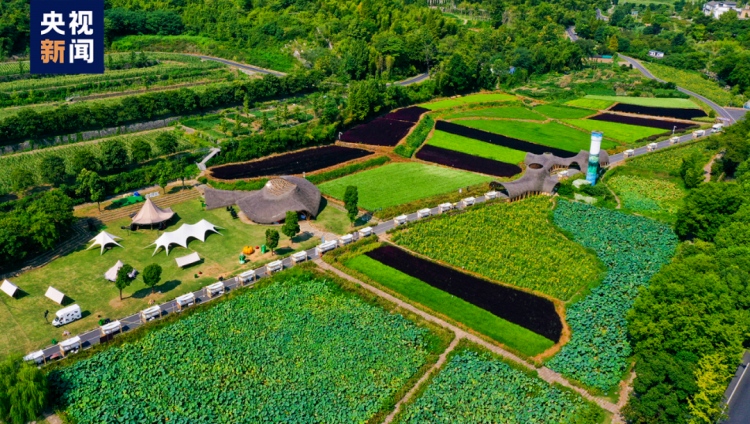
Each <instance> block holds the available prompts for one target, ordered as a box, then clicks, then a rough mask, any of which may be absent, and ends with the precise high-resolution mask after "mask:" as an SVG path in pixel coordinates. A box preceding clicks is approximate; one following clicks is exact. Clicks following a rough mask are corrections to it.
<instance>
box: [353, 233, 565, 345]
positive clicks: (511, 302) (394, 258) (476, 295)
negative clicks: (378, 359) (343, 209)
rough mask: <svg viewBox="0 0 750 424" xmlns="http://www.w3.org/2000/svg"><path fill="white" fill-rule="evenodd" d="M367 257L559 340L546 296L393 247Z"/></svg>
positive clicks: (557, 318) (555, 317)
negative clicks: (496, 281)
mask: <svg viewBox="0 0 750 424" xmlns="http://www.w3.org/2000/svg"><path fill="white" fill-rule="evenodd" d="M367 256H369V257H371V258H372V259H375V260H376V261H378V262H381V263H383V264H385V265H387V266H389V267H391V268H394V269H397V270H399V271H401V272H403V273H404V274H407V275H410V276H412V277H414V278H416V279H418V280H421V281H424V282H425V283H427V284H429V285H431V286H433V287H435V288H437V289H440V290H443V291H444V292H447V293H450V294H452V295H454V296H456V297H459V298H461V299H463V300H465V301H467V302H469V303H472V304H474V305H476V306H478V307H480V308H482V309H484V310H486V311H489V312H491V313H492V314H494V315H496V316H498V317H500V318H502V319H504V320H506V321H510V322H512V323H514V324H517V325H520V326H521V327H524V328H526V329H529V330H531V331H533V332H535V333H537V334H539V335H542V336H544V337H546V338H548V339H550V340H552V341H554V342H555V343H557V341H558V340H560V335H561V334H562V322H561V321H560V316H559V315H558V314H557V312H556V311H555V305H554V304H553V303H552V301H550V300H548V299H545V298H542V297H539V296H534V295H533V294H530V293H526V292H524V291H521V290H516V289H513V288H510V287H505V286H501V285H499V284H493V283H491V282H489V281H485V280H482V279H480V278H477V277H474V276H471V275H468V274H464V273H462V272H458V271H456V270H455V269H452V268H448V267H445V266H442V265H439V264H437V263H435V262H431V261H428V260H426V259H422V258H419V257H416V256H413V255H411V254H409V253H407V252H406V251H403V250H401V249H399V248H397V247H395V246H390V245H386V246H382V247H379V248H377V249H375V250H373V251H371V252H368V253H367Z"/></svg>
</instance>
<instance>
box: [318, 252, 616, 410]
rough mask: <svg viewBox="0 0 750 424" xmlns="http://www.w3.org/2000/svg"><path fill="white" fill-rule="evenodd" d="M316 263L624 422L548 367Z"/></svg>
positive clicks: (604, 403)
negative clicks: (537, 366)
mask: <svg viewBox="0 0 750 424" xmlns="http://www.w3.org/2000/svg"><path fill="white" fill-rule="evenodd" d="M314 262H315V263H316V264H317V265H318V266H319V267H320V268H322V269H324V270H326V271H330V272H332V273H334V274H336V275H337V276H339V277H341V278H344V279H346V280H348V281H351V282H352V283H355V284H358V285H360V286H361V287H363V288H364V289H366V290H367V291H369V292H371V293H373V294H375V295H377V296H379V297H381V298H383V299H385V300H387V301H389V302H391V303H393V304H395V305H397V306H398V307H400V308H402V309H405V310H407V311H409V312H411V313H413V314H416V315H419V316H420V317H422V318H424V319H426V320H427V321H431V322H433V323H435V324H437V325H439V326H441V327H443V328H446V329H448V330H450V331H452V332H453V333H454V334H455V335H456V339H455V340H454V341H456V340H460V339H466V340H468V341H470V342H472V343H475V344H477V345H480V346H482V347H484V348H485V349H487V350H489V351H491V352H493V353H495V354H497V355H500V356H502V357H503V358H505V359H508V360H511V361H513V362H515V363H517V364H519V365H523V366H524V367H526V368H528V369H530V370H534V371H537V373H538V374H539V377H540V378H541V379H543V380H545V381H547V382H548V383H550V384H552V383H557V384H560V385H562V386H565V387H567V388H569V389H572V390H574V391H576V392H577V393H578V394H580V395H581V396H583V397H584V398H586V399H588V400H590V401H592V402H595V403H596V404H597V405H599V406H600V407H601V408H603V409H605V410H606V411H608V412H610V413H612V414H614V420H613V422H615V423H620V422H622V421H621V420H620V418H619V413H620V408H619V407H618V406H617V405H615V404H614V403H612V402H610V401H609V400H607V399H603V398H599V397H596V396H592V395H591V394H589V393H588V392H587V391H586V390H584V389H582V388H580V387H576V386H574V385H573V384H571V383H570V382H569V381H568V380H567V379H565V377H563V376H562V375H560V374H559V373H557V372H555V371H552V370H551V369H549V368H547V367H542V368H539V369H537V368H535V367H534V366H533V365H532V364H529V363H528V362H526V361H524V360H523V359H521V358H520V357H519V356H517V355H515V354H513V353H511V352H508V351H507V350H505V349H503V348H501V347H499V346H497V345H494V344H492V343H489V342H487V341H485V340H484V339H482V338H480V337H477V336H475V335H473V334H470V333H468V332H466V331H464V330H462V329H460V328H458V327H456V326H454V325H452V324H450V323H448V322H446V321H443V320H442V319H440V318H438V317H435V316H433V315H431V314H429V313H427V312H425V311H423V310H421V309H419V308H417V307H415V306H413V305H411V304H410V303H407V302H404V301H403V300H401V299H398V298H396V297H394V296H392V295H390V294H388V293H386V292H384V291H382V290H380V289H378V288H376V287H373V286H371V285H369V284H367V283H365V282H363V281H361V280H358V279H356V278H354V277H352V276H350V275H348V274H346V273H344V272H342V271H340V270H338V269H336V268H334V267H333V266H331V265H329V264H327V263H325V262H323V261H322V260H320V259H316V260H315V261H314ZM420 381H422V380H420ZM410 393H411V392H410ZM407 396H408V394H407ZM394 412H395V411H394ZM389 417H390V418H391V419H392V417H391V416H390V415H389ZM386 422H388V421H387V419H386Z"/></svg>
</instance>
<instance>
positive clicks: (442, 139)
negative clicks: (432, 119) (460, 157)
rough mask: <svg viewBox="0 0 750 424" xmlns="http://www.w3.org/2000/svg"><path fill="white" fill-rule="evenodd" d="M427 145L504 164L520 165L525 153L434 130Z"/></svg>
mask: <svg viewBox="0 0 750 424" xmlns="http://www.w3.org/2000/svg"><path fill="white" fill-rule="evenodd" d="M427 144H429V145H432V146H435V147H442V148H444V149H449V150H454V151H457V152H461V153H466V154H469V155H474V156H479V157H483V158H487V159H494V160H499V161H501V162H506V163H514V164H517V163H521V162H523V160H524V158H525V157H526V152H522V151H520V150H515V149H509V148H507V147H503V146H497V145H495V144H491V143H485V142H484V141H479V140H475V139H473V138H468V137H462V136H460V135H455V134H449V133H447V132H444V131H438V130H435V132H434V133H433V134H432V138H430V139H429V140H428V142H427Z"/></svg>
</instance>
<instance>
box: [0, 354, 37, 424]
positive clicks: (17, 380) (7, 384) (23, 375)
mask: <svg viewBox="0 0 750 424" xmlns="http://www.w3.org/2000/svg"><path fill="white" fill-rule="evenodd" d="M47 392H48V390H47V378H46V376H45V375H44V373H43V372H42V370H40V369H39V368H38V367H36V366H34V365H32V364H29V363H28V362H25V361H23V360H22V359H21V357H19V356H8V357H7V358H5V360H4V361H3V362H1V363H0V420H2V421H3V422H6V423H10V424H25V423H27V422H29V421H33V420H35V419H36V418H37V417H38V416H39V414H40V413H41V412H42V409H43V408H44V406H45V405H46V404H47Z"/></svg>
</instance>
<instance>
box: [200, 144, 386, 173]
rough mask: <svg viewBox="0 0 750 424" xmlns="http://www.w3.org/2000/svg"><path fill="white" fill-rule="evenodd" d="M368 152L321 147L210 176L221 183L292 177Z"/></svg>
mask: <svg viewBox="0 0 750 424" xmlns="http://www.w3.org/2000/svg"><path fill="white" fill-rule="evenodd" d="M371 154H372V152H370V151H367V150H363V149H352V148H349V147H343V146H324V147H317V148H313V149H306V150H301V151H297V152H292V153H285V154H281V155H278V156H271V157H269V158H265V159H261V160H257V161H254V162H246V163H236V164H230V165H221V166H218V167H215V168H212V169H211V175H212V176H213V177H215V178H219V179H223V180H233V179H238V178H257V177H266V176H273V175H293V174H302V173H303V172H313V171H318V170H321V169H324V168H328V167H331V166H334V165H339V164H341V163H344V162H348V161H350V160H354V159H359V158H362V157H365V156H368V155H371Z"/></svg>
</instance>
